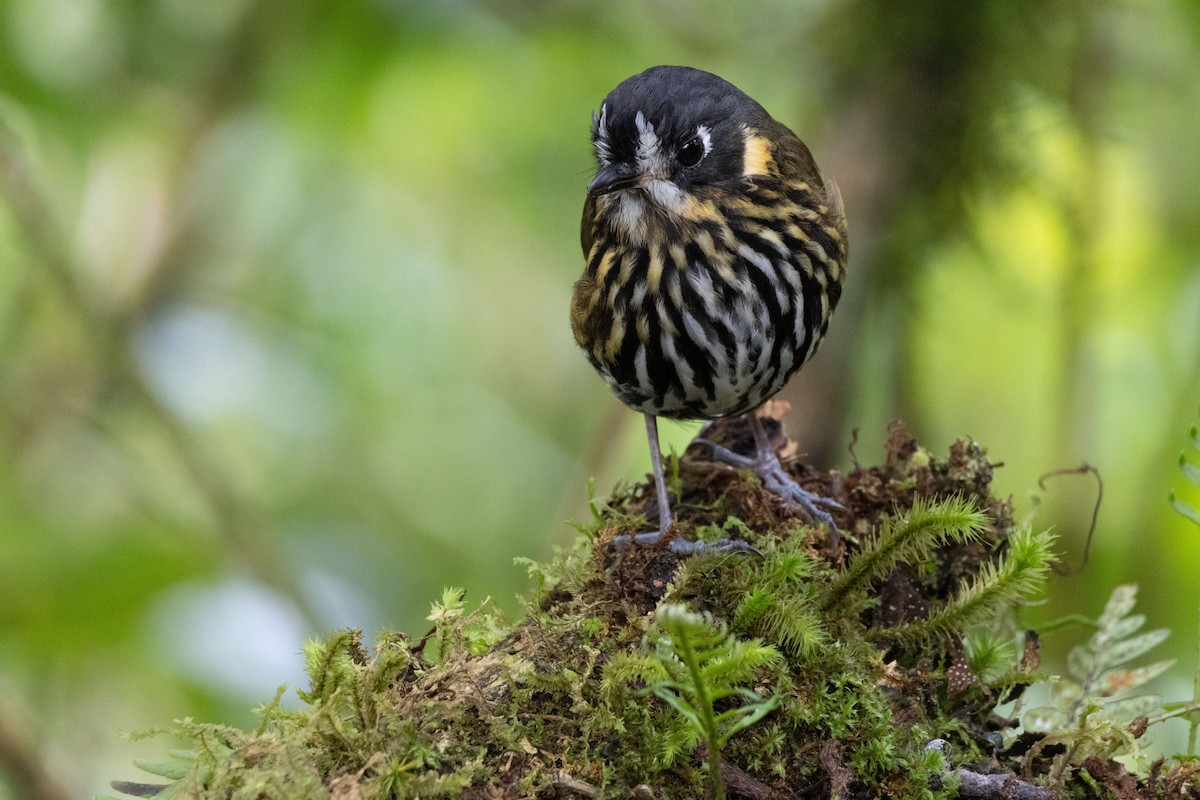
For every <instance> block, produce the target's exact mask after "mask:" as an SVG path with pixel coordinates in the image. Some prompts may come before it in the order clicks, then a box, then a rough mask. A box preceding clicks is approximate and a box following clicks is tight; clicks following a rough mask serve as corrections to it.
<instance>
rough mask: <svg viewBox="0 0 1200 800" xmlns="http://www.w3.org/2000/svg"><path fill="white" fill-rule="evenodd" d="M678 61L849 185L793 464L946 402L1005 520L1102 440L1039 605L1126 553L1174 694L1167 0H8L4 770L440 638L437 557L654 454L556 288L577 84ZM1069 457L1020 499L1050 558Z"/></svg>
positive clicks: (478, 594) (101, 747)
mask: <svg viewBox="0 0 1200 800" xmlns="http://www.w3.org/2000/svg"><path fill="white" fill-rule="evenodd" d="M659 63H681V64H689V65H693V66H698V67H702V68H705V69H709V70H711V71H714V72H717V73H719V74H721V75H722V76H724V77H726V78H728V79H729V80H731V81H733V82H734V83H735V84H737V85H739V86H740V87H742V88H743V89H745V90H746V91H747V92H748V93H749V94H751V95H752V96H754V97H755V98H756V99H758V100H759V101H760V102H762V103H763V104H764V105H765V106H766V107H767V108H768V109H769V110H770V111H771V112H772V113H773V114H774V115H775V116H776V117H777V118H779V119H781V120H783V121H785V122H787V123H788V124H789V125H791V127H793V128H794V129H795V130H796V131H797V132H798V133H799V134H800V135H801V137H802V138H804V139H805V140H806V141H807V142H808V143H809V145H810V146H811V148H812V149H813V151H814V153H815V154H816V157H817V159H818V161H819V163H821V165H822V167H823V168H824V170H825V171H826V173H827V174H830V175H832V176H834V177H836V179H837V181H838V183H839V184H840V186H841V189H842V194H843V196H844V198H845V202H846V209H847V213H848V216H849V220H850V233H851V265H850V274H849V283H848V287H847V294H846V296H845V299H844V300H843V304H842V306H841V308H840V310H839V311H838V314H837V315H836V316H835V317H834V321H833V324H832V327H831V329H830V335H829V337H828V339H827V341H826V344H825V345H824V347H823V348H822V350H821V352H820V353H819V354H818V356H817V358H816V359H815V360H814V362H813V363H812V364H811V365H810V366H809V367H808V368H806V369H805V370H804V371H803V372H802V373H801V374H800V375H799V376H798V377H797V378H796V379H795V380H793V382H792V385H791V386H790V387H789V388H788V389H787V391H786V392H785V395H784V396H785V397H786V398H787V399H788V400H790V401H791V403H792V405H793V411H792V415H791V418H790V419H789V428H790V430H791V432H792V434H793V435H794V437H795V438H796V439H798V441H799V443H800V446H801V449H802V450H804V451H805V452H807V454H808V459H809V460H811V461H812V462H813V463H815V464H818V465H821V466H835V465H840V466H841V467H843V468H849V466H850V463H851V461H850V456H849V455H848V452H847V445H848V443H849V442H850V440H851V432H852V430H853V429H855V428H857V429H858V430H859V437H858V443H857V446H856V451H857V454H858V457H859V459H860V460H861V461H863V462H864V463H870V462H874V461H876V460H878V459H879V458H880V457H881V454H882V450H881V443H882V441H883V438H884V434H885V430H886V426H887V424H888V422H889V421H890V420H892V419H894V418H897V417H899V418H903V419H904V420H905V422H906V423H907V425H908V426H909V428H910V429H911V430H912V431H913V432H914V433H915V434H916V435H917V436H918V437H919V438H920V439H921V441H922V442H924V443H925V444H926V445H927V446H928V447H930V448H931V449H933V450H935V451H938V452H944V451H945V448H946V447H947V446H948V444H949V443H950V442H951V441H952V440H953V439H954V438H955V437H956V436H959V435H963V434H969V435H971V436H973V437H975V438H976V439H978V440H979V441H981V442H982V443H983V444H984V445H986V446H987V447H988V448H989V451H990V453H991V455H992V457H993V458H994V459H996V460H998V461H1003V462H1004V463H1005V466H1004V468H1003V469H1001V470H1000V471H999V472H998V477H997V484H998V488H999V490H1000V491H1001V492H1004V493H1011V494H1012V495H1013V497H1014V500H1015V502H1016V505H1017V508H1018V512H1019V513H1020V514H1024V513H1026V512H1028V511H1030V509H1031V508H1032V504H1031V501H1030V492H1031V490H1034V489H1036V484H1037V478H1038V476H1039V475H1040V474H1041V473H1043V472H1045V471H1047V470H1051V469H1055V468H1059V467H1070V466H1075V465H1077V464H1078V463H1080V462H1081V461H1087V462H1088V463H1090V464H1093V465H1095V466H1096V467H1097V468H1098V469H1099V470H1100V472H1101V474H1102V475H1103V478H1104V504H1103V508H1102V510H1101V514H1100V519H1099V527H1098V530H1097V536H1096V541H1095V544H1094V546H1093V556H1092V560H1091V562H1090V563H1089V564H1088V565H1087V567H1086V569H1084V570H1083V571H1082V572H1081V573H1080V574H1079V575H1078V576H1076V577H1072V578H1062V579H1056V580H1055V581H1054V582H1053V584H1052V587H1051V594H1050V601H1049V603H1048V605H1047V606H1046V607H1044V608H1038V609H1031V610H1030V611H1029V615H1028V616H1030V617H1031V618H1032V619H1049V618H1052V617H1055V616H1058V615H1061V614H1063V613H1067V612H1071V611H1079V612H1085V613H1089V614H1093V615H1094V614H1096V613H1098V612H1099V610H1100V608H1101V606H1102V604H1103V602H1104V599H1105V598H1106V597H1107V596H1108V593H1109V591H1110V590H1111V588H1112V587H1113V585H1115V584H1116V583H1119V582H1125V581H1138V582H1140V583H1141V584H1142V587H1143V589H1142V595H1141V606H1142V608H1141V610H1142V611H1144V612H1145V613H1147V614H1148V615H1149V617H1150V625H1152V626H1160V625H1167V626H1170V627H1171V628H1172V629H1173V630H1174V631H1175V634H1174V636H1173V637H1172V638H1171V639H1170V640H1169V641H1168V643H1167V644H1166V645H1164V646H1163V647H1161V648H1159V649H1160V650H1161V651H1164V652H1162V653H1159V654H1158V655H1159V657H1166V656H1174V657H1177V658H1179V659H1180V663H1179V664H1178V665H1177V666H1176V667H1175V669H1174V670H1173V671H1172V672H1171V673H1170V676H1171V677H1170V678H1168V679H1160V681H1158V688H1159V690H1160V691H1162V692H1163V693H1164V694H1166V695H1168V696H1169V697H1172V698H1175V699H1182V698H1185V697H1188V696H1190V686H1191V674H1192V667H1193V664H1194V658H1195V653H1194V646H1195V641H1196V637H1195V634H1194V632H1195V630H1196V622H1197V620H1196V614H1197V605H1198V602H1200V592H1198V591H1197V575H1198V574H1200V571H1198V570H1197V557H1198V555H1200V534H1198V532H1197V531H1196V530H1195V529H1194V528H1191V527H1189V525H1188V524H1187V523H1186V522H1185V521H1184V520H1182V519H1181V518H1179V517H1177V516H1176V515H1174V514H1173V513H1172V512H1171V511H1170V509H1169V507H1168V506H1167V504H1166V494H1167V491H1168V489H1170V488H1172V487H1174V488H1176V489H1177V490H1179V491H1180V492H1181V493H1182V494H1183V496H1184V497H1185V498H1188V499H1191V500H1192V501H1193V502H1196V501H1197V500H1198V498H1196V497H1194V494H1195V493H1194V491H1193V492H1192V496H1191V497H1188V492H1187V490H1186V489H1185V488H1184V486H1183V485H1182V482H1181V481H1180V480H1178V479H1177V473H1176V471H1175V458H1176V456H1177V455H1178V452H1179V451H1180V449H1181V448H1182V447H1183V446H1184V443H1185V441H1186V440H1185V434H1186V430H1187V427H1188V425H1189V424H1190V423H1191V422H1193V421H1194V420H1195V419H1196V417H1197V414H1198V410H1197V407H1198V404H1200V191H1197V186H1200V146H1198V140H1197V131H1200V5H1197V4H1196V3H1195V2H1193V1H1192V0H1177V1H1176V2H1168V1H1166V0H1164V1H1163V2H1135V1H1134V0H1130V1H1129V2H1101V1H1097V2H1061V3H1046V2H1009V1H1008V0H976V1H975V2H948V1H947V2H926V3H893V2H889V0H809V2H785V1H784V0H774V1H773V2H772V1H770V0H768V1H767V2H756V3H746V4H734V3H726V2H718V1H717V0H709V2H700V3H684V2H660V3H653V4H647V3H642V2H634V1H633V0H614V1H613V2H606V3H584V2H563V3H551V2H533V1H527V2H502V1H501V0H492V2H488V1H487V0H445V1H442V2H438V1H436V0H429V1H428V2H405V1H404V0H342V1H341V2H336V3H333V2H316V1H315V0H290V1H289V2H286V3H279V2H253V0H207V2H195V0H0V386H2V395H0V396H2V398H3V400H2V403H0V436H2V437H3V443H2V446H0V762H2V763H0V797H44V798H59V797H70V796H75V797H78V796H85V795H87V794H88V793H90V792H94V791H100V790H103V789H104V788H105V786H106V782H107V781H108V780H109V779H111V778H122V777H123V778H133V777H135V776H136V771H135V770H133V769H132V767H131V766H130V765H129V764H130V760H131V759H132V758H134V757H140V756H157V755H161V753H162V751H163V749H165V747H167V746H168V745H169V743H167V742H157V741H156V742H150V743H145V742H142V743H136V742H134V743H131V742H127V741H123V740H121V739H120V738H118V730H122V729H123V730H141V729H146V728H149V727H152V726H155V725H164V724H167V723H168V722H169V721H170V720H171V719H173V718H177V717H182V716H186V715H192V716H196V717H199V718H202V719H206V720H212V721H222V722H228V723H230V724H236V725H242V726H245V725H249V724H252V723H253V719H254V718H253V714H252V708H253V707H254V706H255V705H257V704H258V703H260V702H263V701H266V700H269V699H270V697H271V696H272V694H273V692H274V689H275V687H276V686H277V685H278V684H280V683H283V682H285V681H287V682H291V683H293V684H295V683H296V682H298V681H300V680H301V679H302V677H301V676H302V673H301V659H300V657H299V648H300V645H301V643H302V641H303V640H304V639H305V638H306V637H309V636H314V635H318V634H320V633H322V632H324V631H327V630H329V629H331V628H334V627H338V626H358V627H362V628H364V629H366V630H367V631H368V633H370V632H372V631H375V630H378V629H379V628H381V627H385V626H387V627H397V628H400V629H402V630H405V631H407V632H409V633H412V634H415V635H417V636H419V635H420V634H421V633H422V632H423V631H424V630H425V628H426V626H427V623H426V622H425V621H424V616H425V615H426V614H427V613H428V609H429V602H430V601H431V600H433V599H434V598H436V597H437V596H439V595H440V592H441V589H442V587H443V586H447V585H455V586H462V587H466V588H467V590H468V601H469V602H475V603H477V602H482V601H483V600H484V599H485V598H487V597H489V596H490V597H492V598H493V599H494V601H495V602H496V604H498V605H499V606H501V607H502V608H504V609H506V610H508V611H509V612H510V613H513V614H515V613H518V612H517V608H518V604H517V603H516V601H515V599H514V595H515V594H516V593H517V592H518V591H521V590H522V589H523V587H524V585H525V580H524V574H523V571H522V569H520V568H519V567H517V566H515V565H513V563H512V559H513V557H514V556H521V555H523V556H533V557H546V556H548V555H549V554H550V552H551V547H552V545H554V544H562V543H565V542H567V541H569V539H570V537H571V535H572V530H571V528H570V527H569V526H568V525H566V524H565V521H566V520H569V519H571V518H576V519H578V518H581V517H584V516H586V514H587V511H586V507H585V487H586V482H587V479H588V478H589V477H592V476H594V477H595V478H596V480H597V486H598V488H599V491H601V492H602V493H603V492H605V491H607V489H608V488H609V487H610V486H611V484H612V483H613V482H614V481H615V480H617V479H636V478H640V477H641V476H642V475H644V473H645V471H646V470H647V468H648V457H647V454H646V449H645V442H644V438H643V433H642V426H641V420H640V418H639V417H638V416H637V415H635V414H633V413H632V412H628V411H626V410H624V409H622V408H620V407H619V406H618V404H617V403H616V401H615V400H614V399H613V398H612V397H611V396H610V395H609V392H608V390H607V389H606V388H605V387H604V385H603V384H602V382H601V381H600V379H599V378H598V377H597V376H596V375H595V374H594V373H593V372H592V370H591V368H590V367H589V366H588V365H587V363H586V362H585V360H584V359H583V357H582V356H581V354H579V353H578V352H577V351H576V349H575V346H574V343H573V341H572V338H571V335H570V331H569V327H568V325H567V302H568V297H569V293H570V289H571V284H572V282H573V281H574V280H575V278H576V277H577V276H578V274H579V272H580V271H581V270H582V256H581V254H580V252H579V237H578V224H579V222H578V221H579V211H580V208H581V205H582V201H583V191H584V187H585V186H586V184H587V181H588V179H589V172H590V168H591V154H590V152H589V148H588V125H589V122H590V114H591V112H592V110H593V109H595V108H596V107H597V106H598V104H599V102H600V100H601V99H602V98H603V97H604V95H605V94H606V93H607V92H608V90H609V89H611V88H612V87H613V86H614V85H616V84H617V83H618V82H619V81H620V80H622V79H623V78H625V77H627V76H628V75H631V74H633V73H635V72H638V71H640V70H642V69H644V68H646V67H648V66H652V65H654V64H659ZM695 427H696V426H694V425H693V426H688V425H667V426H666V428H665V433H664V437H665V438H666V439H667V441H668V443H670V444H673V445H674V446H675V447H676V448H677V449H681V448H682V446H683V445H684V444H685V443H686V441H687V440H688V438H689V437H690V436H691V435H692V433H693V432H694V430H695ZM1094 496H1095V484H1094V482H1091V481H1089V480H1088V479H1085V478H1065V479H1059V480H1057V481H1055V482H1053V483H1051V484H1049V485H1048V488H1047V492H1046V493H1045V503H1043V505H1042V506H1041V508H1040V510H1039V511H1038V516H1037V519H1036V521H1035V524H1037V525H1039V526H1043V527H1047V526H1054V527H1055V529H1056V530H1057V531H1058V532H1059V533H1060V534H1061V535H1062V543H1063V546H1064V548H1065V550H1066V552H1067V553H1068V561H1069V562H1070V563H1073V564H1077V563H1078V562H1079V560H1080V558H1081V555H1082V549H1083V542H1084V536H1085V533H1086V530H1087V526H1088V521H1089V518H1090V515H1091V504H1092V502H1093V500H1094ZM1081 635H1082V634H1079V633H1077V632H1076V633H1072V632H1066V633H1063V634H1059V635H1056V636H1054V637H1051V638H1050V639H1049V640H1048V641H1047V643H1046V644H1047V651H1048V654H1049V655H1048V658H1050V659H1051V663H1055V662H1054V661H1053V659H1055V658H1060V659H1061V655H1062V653H1063V652H1064V650H1065V648H1066V647H1068V646H1069V645H1071V644H1074V643H1075V642H1076V641H1078V639H1079V638H1080V636H1081ZM1168 650H1169V651H1170V652H1169V653H1168V652H1165V651H1168ZM1057 663H1061V662H1057ZM1183 728H1184V726H1183V725H1182V724H1180V725H1179V729H1178V730H1177V731H1174V732H1172V731H1170V730H1167V728H1165V727H1164V728H1163V729H1161V731H1159V732H1157V733H1156V734H1155V736H1156V737H1157V739H1158V740H1159V746H1160V747H1161V748H1163V749H1165V750H1166V751H1167V752H1170V751H1172V750H1173V749H1176V748H1178V747H1179V746H1180V745H1179V743H1178V742H1177V741H1175V740H1174V739H1172V736H1176V735H1178V734H1181V732H1182V730H1183ZM38 780H41V781H42V782H41V783H40V784H36V782H37V781H38ZM35 784H36V785H35ZM5 787H7V788H5Z"/></svg>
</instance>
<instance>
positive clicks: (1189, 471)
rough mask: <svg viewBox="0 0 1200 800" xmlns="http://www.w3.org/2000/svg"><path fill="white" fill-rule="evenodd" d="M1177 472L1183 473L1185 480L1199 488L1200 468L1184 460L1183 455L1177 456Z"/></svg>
mask: <svg viewBox="0 0 1200 800" xmlns="http://www.w3.org/2000/svg"><path fill="white" fill-rule="evenodd" d="M1179 471H1180V472H1182V473H1183V477H1185V478H1187V479H1188V481H1189V482H1191V483H1192V485H1194V486H1200V467H1198V466H1196V465H1195V464H1192V463H1191V462H1189V461H1188V460H1187V459H1186V458H1184V457H1183V453H1180V454H1179Z"/></svg>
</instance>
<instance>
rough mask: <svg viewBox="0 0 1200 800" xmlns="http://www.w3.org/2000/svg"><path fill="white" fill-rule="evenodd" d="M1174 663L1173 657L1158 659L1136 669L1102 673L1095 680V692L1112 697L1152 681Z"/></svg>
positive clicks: (1100, 695)
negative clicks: (1166, 659) (1163, 659)
mask: <svg viewBox="0 0 1200 800" xmlns="http://www.w3.org/2000/svg"><path fill="white" fill-rule="evenodd" d="M1174 665H1175V659H1170V660H1168V661H1158V662H1155V663H1153V664H1148V665H1146V666H1144V667H1138V668H1137V669H1113V670H1109V671H1108V672H1106V673H1104V674H1103V675H1101V676H1100V678H1099V679H1098V680H1097V681H1096V685H1095V694H1096V696H1097V697H1112V696H1113V695H1114V694H1118V693H1120V692H1124V691H1128V690H1129V689H1133V688H1136V687H1138V686H1141V685H1142V684H1143V683H1146V682H1147V681H1152V680H1154V679H1155V678H1157V677H1158V676H1159V675H1162V674H1163V673H1164V672H1166V671H1167V670H1169V669H1170V668H1171V667H1172V666H1174Z"/></svg>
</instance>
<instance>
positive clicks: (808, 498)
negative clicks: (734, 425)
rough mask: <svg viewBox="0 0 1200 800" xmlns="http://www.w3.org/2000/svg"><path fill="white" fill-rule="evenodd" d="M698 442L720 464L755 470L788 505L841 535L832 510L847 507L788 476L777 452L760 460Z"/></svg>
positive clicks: (760, 455)
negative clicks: (705, 447) (808, 488)
mask: <svg viewBox="0 0 1200 800" xmlns="http://www.w3.org/2000/svg"><path fill="white" fill-rule="evenodd" d="M695 441H696V442H699V443H700V444H703V445H707V446H708V447H709V448H710V449H711V450H712V453H713V456H714V457H715V458H716V459H717V460H718V461H720V462H722V463H724V464H729V465H730V466H733V467H737V468H738V469H748V470H751V471H752V472H754V474H755V475H757V476H758V477H759V479H760V480H761V481H762V482H763V486H765V487H767V488H768V489H770V490H771V491H772V492H774V493H775V494H777V495H779V496H780V497H781V498H783V501H784V502H785V503H787V504H788V505H790V506H792V507H793V508H799V509H801V510H802V511H803V512H804V513H806V514H808V516H809V518H811V519H813V520H814V521H820V522H824V523H825V524H826V525H828V526H829V527H830V529H831V530H832V531H833V532H834V534H837V530H838V529H837V524H836V523H835V522H834V521H833V516H832V515H831V514H830V513H829V511H830V510H833V511H845V510H846V507H845V506H843V505H842V504H841V503H839V502H837V501H836V500H833V499H831V498H828V497H821V496H820V495H818V494H813V493H812V492H810V491H808V490H807V489H805V488H804V487H802V486H801V485H800V484H798V483H796V480H795V478H793V477H792V476H791V475H788V474H787V472H786V471H785V470H784V469H783V464H781V463H780V462H779V457H778V456H776V455H775V454H774V453H773V452H767V453H766V454H765V455H764V454H762V453H760V454H759V455H758V457H752V456H744V455H742V454H741V453H735V452H734V451H732V450H730V449H729V448H728V447H724V446H722V445H719V444H717V443H716V442H713V441H710V440H709V439H696V440H695Z"/></svg>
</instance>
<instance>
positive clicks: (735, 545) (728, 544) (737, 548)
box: [613, 414, 759, 556]
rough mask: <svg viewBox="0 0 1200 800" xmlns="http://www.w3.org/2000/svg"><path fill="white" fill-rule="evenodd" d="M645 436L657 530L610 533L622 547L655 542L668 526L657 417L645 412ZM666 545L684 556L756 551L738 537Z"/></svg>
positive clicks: (668, 502)
mask: <svg viewBox="0 0 1200 800" xmlns="http://www.w3.org/2000/svg"><path fill="white" fill-rule="evenodd" d="M646 438H647V439H649V440H650V463H651V465H652V466H653V468H654V489H655V493H656V494H657V496H658V530H657V531H655V532H653V533H639V534H636V535H634V536H632V537H630V536H614V537H613V544H614V545H616V546H617V547H624V546H626V545H628V544H630V542H631V541H632V542H633V543H635V544H651V545H652V544H658V543H659V542H660V541H662V538H663V537H664V536H666V534H667V531H668V530H669V529H670V527H671V504H670V501H669V500H668V499H667V481H666V478H665V476H664V475H663V463H662V448H661V447H660V446H659V443H658V417H656V416H654V415H653V414H646ZM667 548H668V549H669V550H670V551H671V552H672V553H675V554H677V555H681V556H685V555H691V554H692V553H699V552H704V551H708V552H713V553H730V552H745V553H758V552H759V551H758V550H757V549H755V548H754V547H753V546H751V545H750V544H749V543H748V542H744V541H742V540H740V539H718V540H716V541H713V542H691V541H688V540H687V539H679V538H675V539H672V540H671V541H669V542H668V543H667Z"/></svg>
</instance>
